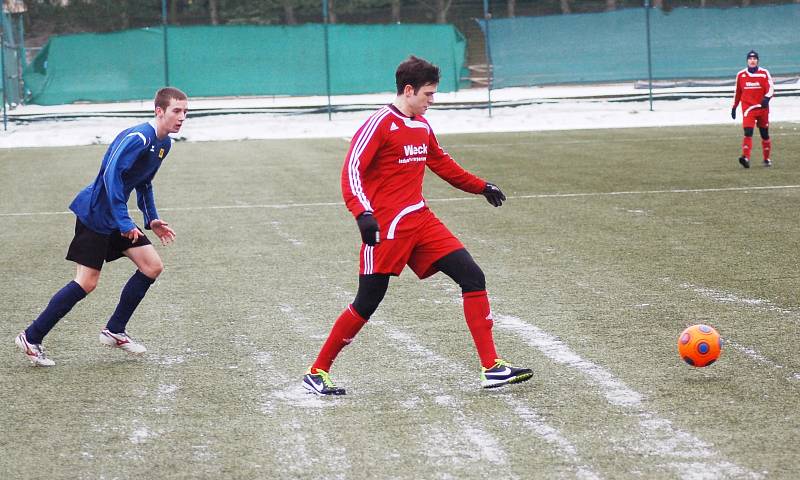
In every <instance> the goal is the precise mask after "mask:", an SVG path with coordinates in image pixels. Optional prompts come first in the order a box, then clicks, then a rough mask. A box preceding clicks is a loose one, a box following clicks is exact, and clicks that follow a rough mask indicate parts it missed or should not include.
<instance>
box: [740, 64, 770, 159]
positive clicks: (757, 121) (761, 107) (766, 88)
mask: <svg viewBox="0 0 800 480" xmlns="http://www.w3.org/2000/svg"><path fill="white" fill-rule="evenodd" d="M774 93H775V91H774V88H773V86H772V76H770V74H769V72H768V71H767V70H766V69H765V68H761V67H759V66H758V53H756V52H755V51H754V50H750V52H748V53H747V68H745V69H744V70H742V71H740V72H739V73H737V74H736V97H734V99H733V108H731V118H733V119H736V107H737V106H739V102H740V101H741V102H742V126H743V127H744V139H743V140H742V156H741V157H739V163H740V164H741V165H742V166H743V167H744V168H750V151H751V150H752V148H753V127H755V126H758V131H759V133H760V134H761V149H762V150H763V152H764V166H765V167H771V166H772V160H770V156H769V154H770V150H771V149H772V141H771V140H770V138H769V101H770V99H772V96H773V94H774Z"/></svg>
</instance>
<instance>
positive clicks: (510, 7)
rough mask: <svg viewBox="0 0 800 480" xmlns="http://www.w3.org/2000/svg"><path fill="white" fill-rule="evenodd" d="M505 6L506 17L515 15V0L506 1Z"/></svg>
mask: <svg viewBox="0 0 800 480" xmlns="http://www.w3.org/2000/svg"><path fill="white" fill-rule="evenodd" d="M506 6H507V7H508V18H514V17H516V16H517V0H508V1H507V2H506Z"/></svg>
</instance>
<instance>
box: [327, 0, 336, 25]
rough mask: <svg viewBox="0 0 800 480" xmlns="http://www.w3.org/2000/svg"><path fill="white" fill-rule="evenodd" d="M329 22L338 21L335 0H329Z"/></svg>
mask: <svg viewBox="0 0 800 480" xmlns="http://www.w3.org/2000/svg"><path fill="white" fill-rule="evenodd" d="M328 23H336V9H335V8H334V0H328Z"/></svg>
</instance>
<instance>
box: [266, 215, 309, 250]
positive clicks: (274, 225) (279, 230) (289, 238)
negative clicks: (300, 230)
mask: <svg viewBox="0 0 800 480" xmlns="http://www.w3.org/2000/svg"><path fill="white" fill-rule="evenodd" d="M270 225H272V228H274V229H275V232H277V234H278V236H279V237H281V238H282V239H284V240H286V241H287V242H289V243H291V244H292V245H294V246H295V247H300V246H302V245H303V242H302V241H301V240H298V239H296V238H294V237H292V236H291V235H289V233H288V232H286V230H284V229H283V227H282V226H281V222H279V221H277V220H274V221H272V222H270Z"/></svg>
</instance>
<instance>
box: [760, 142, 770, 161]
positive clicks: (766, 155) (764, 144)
mask: <svg viewBox="0 0 800 480" xmlns="http://www.w3.org/2000/svg"><path fill="white" fill-rule="evenodd" d="M761 149H762V150H763V151H764V160H769V152H770V151H771V150H772V139H771V138H768V139H766V140H763V139H762V140H761Z"/></svg>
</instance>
